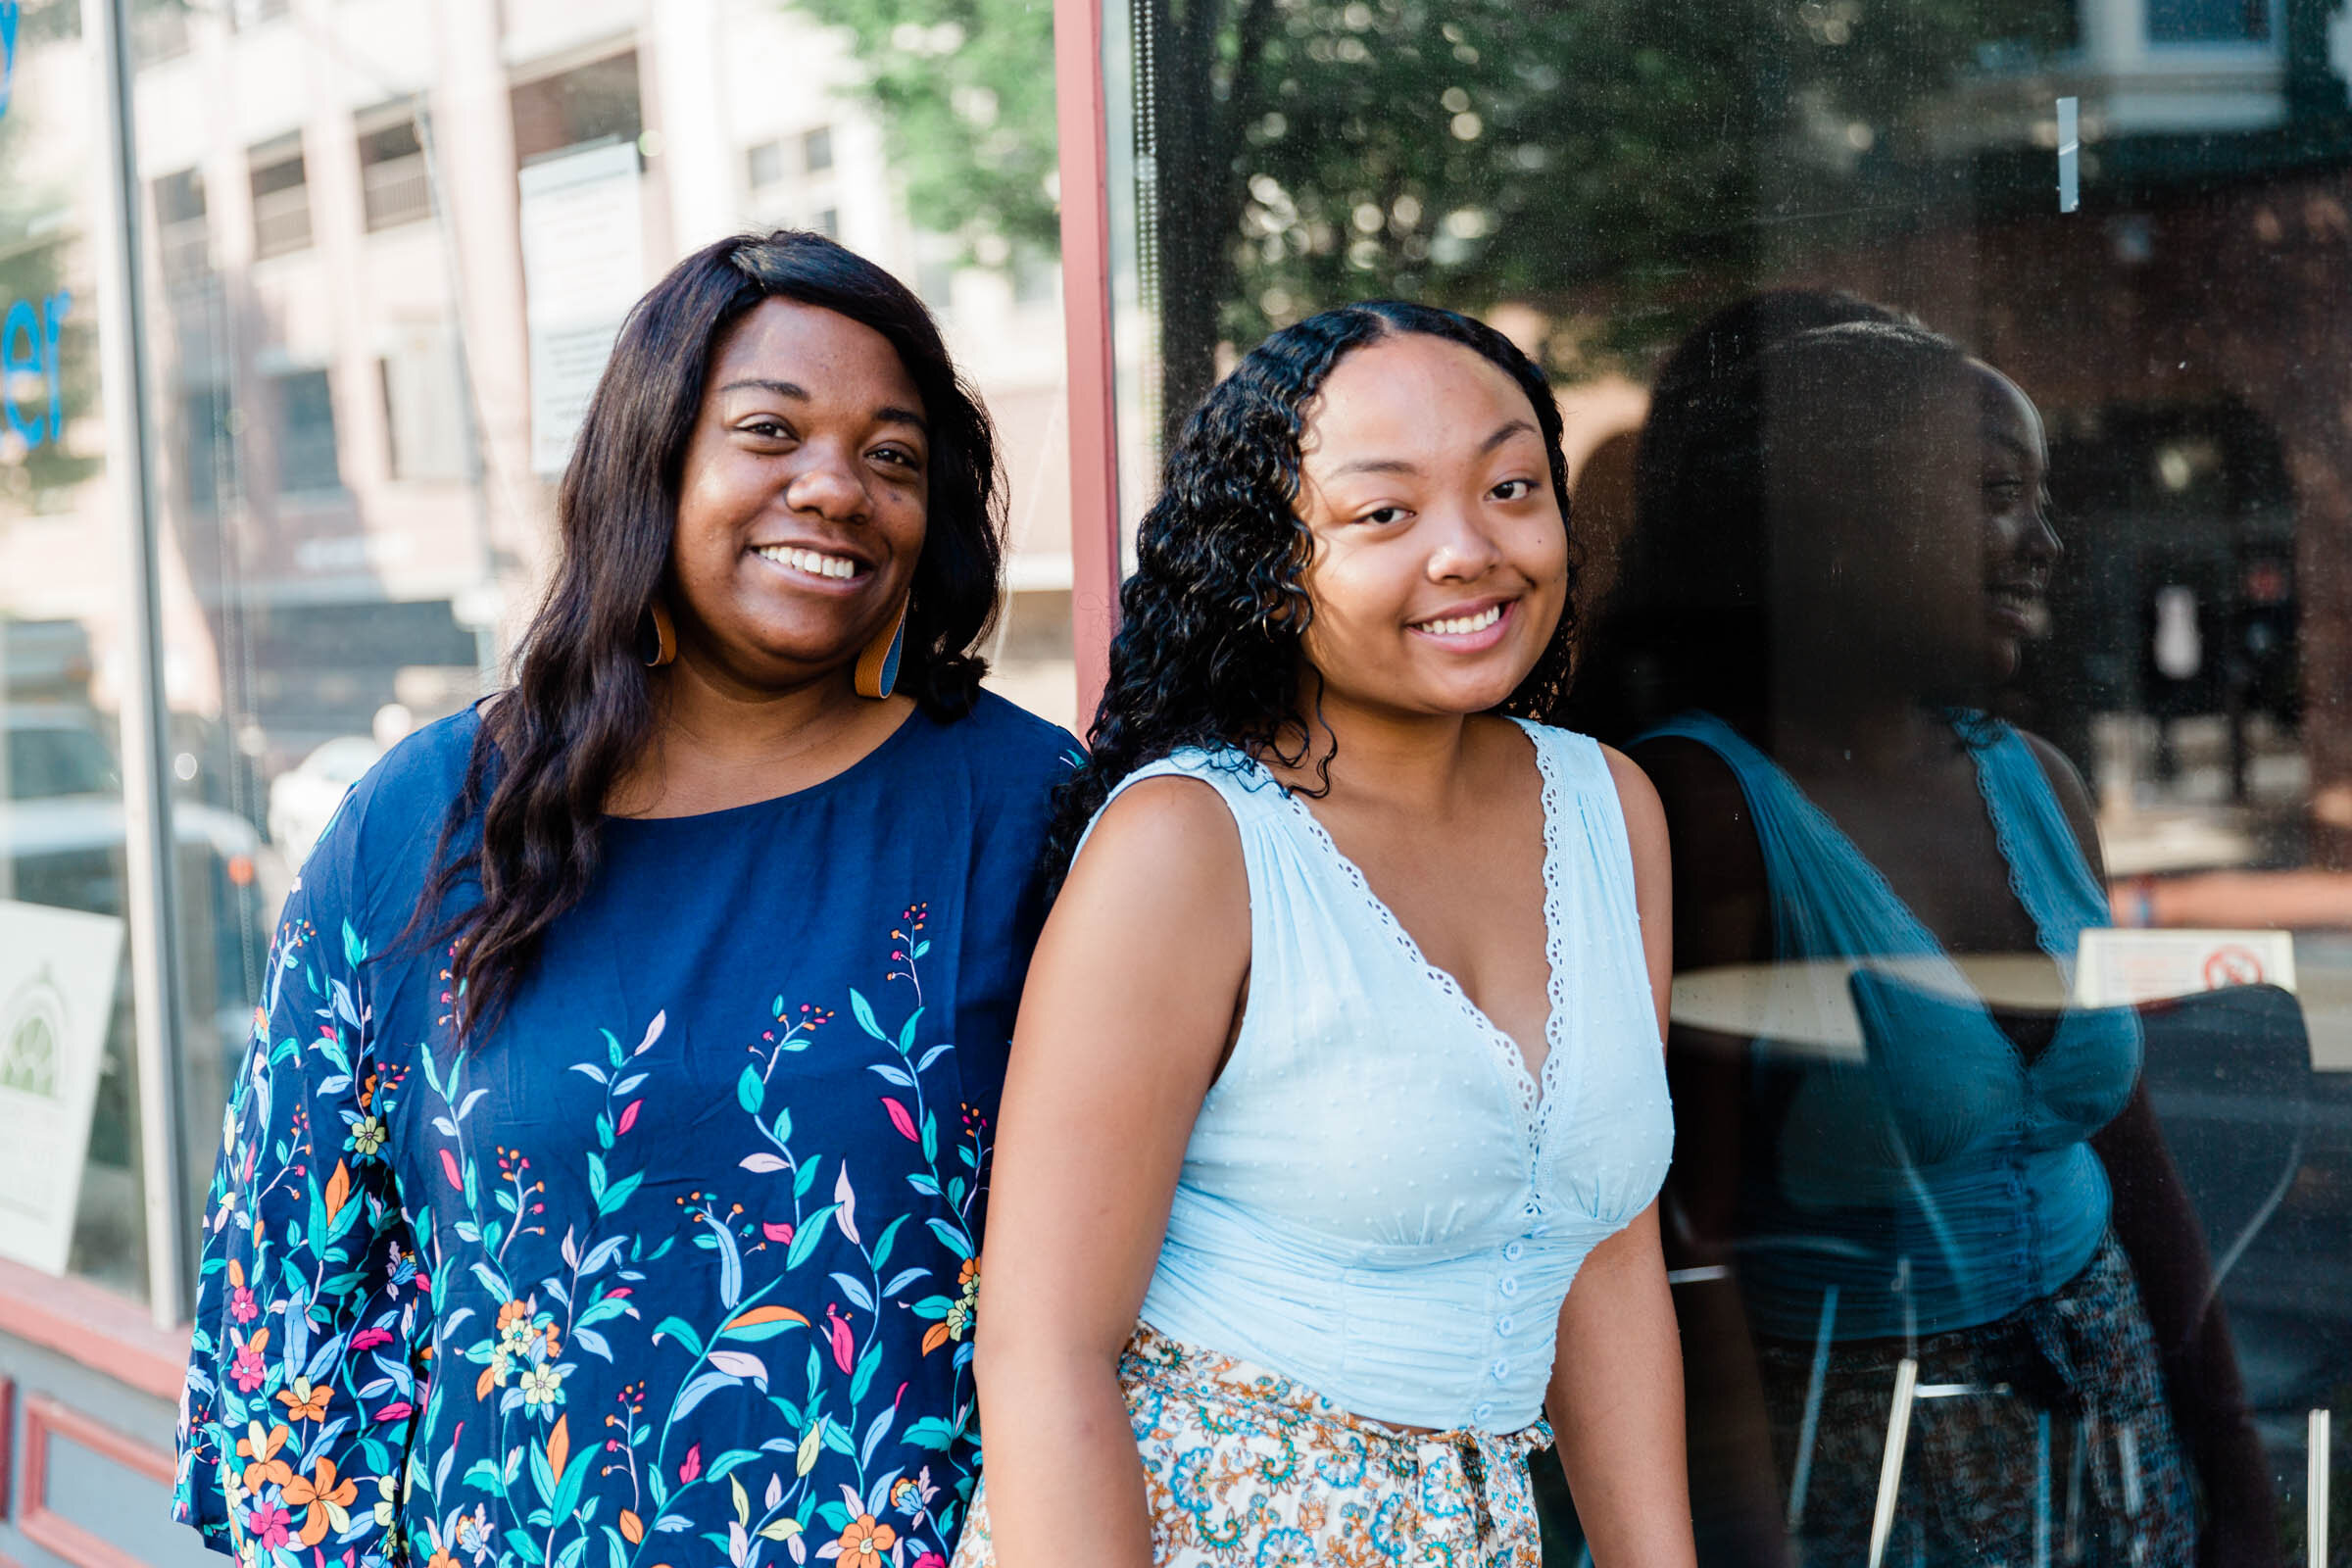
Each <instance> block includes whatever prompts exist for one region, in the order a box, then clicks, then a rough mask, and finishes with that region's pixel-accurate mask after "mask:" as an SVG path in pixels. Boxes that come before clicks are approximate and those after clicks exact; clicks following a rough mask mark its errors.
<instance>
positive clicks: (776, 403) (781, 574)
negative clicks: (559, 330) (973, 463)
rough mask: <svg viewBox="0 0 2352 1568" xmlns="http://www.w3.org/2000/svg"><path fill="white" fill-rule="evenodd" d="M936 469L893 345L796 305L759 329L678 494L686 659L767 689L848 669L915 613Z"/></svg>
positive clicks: (714, 366) (715, 405)
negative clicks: (911, 590) (903, 612)
mask: <svg viewBox="0 0 2352 1568" xmlns="http://www.w3.org/2000/svg"><path fill="white" fill-rule="evenodd" d="M929 457H930V445H929V434H928V429H927V426H926V424H925V419H924V410H923V404H922V398H921V396H920V394H919V393H918V392H917V391H916V390H915V385H914V380H913V378H912V377H911V376H909V375H908V374H907V368H906V366H905V365H904V364H903V363H902V362H901V361H900V359H899V356H898V351H897V350H895V349H894V348H892V347H891V345H890V342H889V340H888V339H887V338H885V337H883V336H882V334H880V333H879V332H876V331H875V330H874V329H873V328H871V327H869V326H865V325H862V324H860V323H858V322H857V321H853V320H851V319H849V318H848V317H846V316H842V315H839V314H838V313H836V312H833V311H828V310H824V309H822V308H820V307H817V306H813V305H803V304H800V303H798V302H796V301H793V300H787V299H769V300H766V301H764V302H762V303H761V304H760V305H759V306H758V307H757V308H756V309H754V310H753V311H751V312H750V313H749V314H748V315H746V316H745V317H744V318H743V319H742V320H741V321H739V322H737V323H736V324H735V326H734V328H733V329H732V330H731V331H730V332H729V333H728V334H727V336H726V339H725V341H724V342H723V343H722V344H721V346H720V348H719V351H718V353H717V355H716V356H715V357H714V358H713V360H712V362H711V373H710V377H709V381H708V383H707V385H706V387H705V389H704V393H703V404H702V410H701V413H700V415H699V416H698V417H697V418H696V421H695V427H694V433H693V435H692V436H691V437H690V438H689V440H688V442H687V447H686V457H685V463H684V466H683V471H682V473H681V475H680V478H679V483H678V511H677V528H676V532H675V535H674V537H673V542H672V545H671V576H672V581H673V584H674V593H673V596H672V603H673V606H674V609H675V611H676V613H677V620H678V631H679V642H680V653H681V656H682V657H686V658H692V659H697V660H699V661H701V662H704V663H706V664H708V665H711V666H713V668H714V670H715V671H717V672H721V673H723V674H724V675H725V676H726V677H728V678H730V679H732V680H734V681H737V682H740V683H741V684H744V685H746V686H750V687H754V688H777V687H788V686H797V685H802V684H805V683H807V682H808V681H809V680H812V679H816V678H819V677H821V676H824V675H826V674H829V673H833V672H837V671H841V670H844V669H846V668H847V666H848V665H849V664H851V663H852V662H854V661H855V660H856V659H857V656H858V650H859V649H861V648H862V647H863V646H864V645H865V644H866V643H867V642H868V641H869V640H871V639H872V638H873V636H874V635H875V634H876V633H877V632H878V631H880V630H881V629H882V628H883V627H884V626H885V625H887V624H888V623H889V622H890V620H891V618H892V617H893V616H895V615H896V614H897V613H898V611H899V607H900V606H901V605H902V604H903V603H905V601H906V597H907V585H908V584H909V583H910V582H911V581H912V580H913V576H914V566H915V562H916V559H917V558H918V557H919V556H920V555H921V554H922V549H923V540H924V534H925V517H926V501H927V497H928V491H929Z"/></svg>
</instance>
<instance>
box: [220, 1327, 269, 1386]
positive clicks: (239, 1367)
mask: <svg viewBox="0 0 2352 1568" xmlns="http://www.w3.org/2000/svg"><path fill="white" fill-rule="evenodd" d="M269 1344H270V1331H269V1330H268V1329H264V1330H262V1332H261V1333H259V1334H256V1335H255V1336H254V1337H253V1338H252V1339H250V1340H247V1341H246V1342H245V1343H244V1344H243V1345H240V1346H238V1347H237V1353H236V1357H235V1359H233V1360H231V1361H230V1362H229V1365H228V1375H229V1377H230V1378H231V1379H232V1380H233V1381H234V1382H235V1383H236V1385H237V1389H238V1391H239V1392H240V1393H244V1394H251V1393H252V1392H253V1391H254V1390H256V1389H258V1388H260V1387H261V1386H262V1380H263V1379H265V1378H267V1377H268V1376H269V1375H270V1369H269V1367H268V1366H267V1365H265V1364H264V1363H263V1361H262V1351H263V1350H264V1349H266V1348H269Z"/></svg>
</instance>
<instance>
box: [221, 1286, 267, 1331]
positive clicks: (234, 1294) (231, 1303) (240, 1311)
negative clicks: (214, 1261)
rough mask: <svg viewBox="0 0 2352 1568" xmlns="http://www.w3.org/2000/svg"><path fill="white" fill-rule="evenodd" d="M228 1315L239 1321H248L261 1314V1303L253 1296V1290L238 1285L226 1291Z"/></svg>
mask: <svg viewBox="0 0 2352 1568" xmlns="http://www.w3.org/2000/svg"><path fill="white" fill-rule="evenodd" d="M228 1315H229V1316H230V1317H233V1318H235V1319H236V1320H237V1321H238V1322H240V1323H250V1322H252V1321H253V1320H254V1319H255V1318H257V1317H260V1316H261V1315H262V1307H261V1303H260V1302H259V1301H256V1300H255V1299H253V1292H251V1291H250V1290H247V1289H246V1288H245V1287H244V1286H242V1285H240V1286H238V1287H237V1288H236V1289H235V1290H233V1291H231V1292H229V1293H228Z"/></svg>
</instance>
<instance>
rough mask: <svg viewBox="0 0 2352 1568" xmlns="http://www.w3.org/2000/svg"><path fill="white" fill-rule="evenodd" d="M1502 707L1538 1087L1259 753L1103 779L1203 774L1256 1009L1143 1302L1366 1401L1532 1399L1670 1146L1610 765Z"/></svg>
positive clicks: (1196, 1339)
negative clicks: (1519, 767) (1519, 740)
mask: <svg viewBox="0 0 2352 1568" xmlns="http://www.w3.org/2000/svg"><path fill="white" fill-rule="evenodd" d="M1522 728H1523V729H1524V730H1525V731H1526V733H1527V736H1528V738H1529V740H1530V741H1531V742H1532V743H1533V744H1534V747H1535V753H1536V760H1537V763H1538V765H1539V766H1540V767H1541V769H1542V772H1543V782H1544V792H1543V793H1544V923H1545V927H1546V931H1547V937H1548V941H1547V949H1548V954H1549V958H1550V971H1551V983H1550V1003H1551V1005H1550V1020H1549V1026H1548V1030H1547V1040H1548V1044H1549V1054H1547V1056H1546V1057H1545V1059H1544V1069H1543V1077H1542V1082H1541V1084H1539V1083H1538V1082H1537V1081H1536V1080H1535V1079H1534V1078H1533V1077H1532V1076H1531V1075H1530V1074H1529V1072H1528V1070H1527V1065H1526V1059H1525V1057H1524V1056H1523V1055H1522V1054H1521V1053H1520V1050H1519V1047H1518V1045H1517V1044H1516V1043H1515V1042H1513V1041H1512V1039H1511V1038H1510V1037H1509V1036H1508V1035H1506V1034H1504V1033H1503V1032H1502V1031H1501V1030H1500V1029H1498V1028H1496V1027H1495V1025H1494V1024H1493V1023H1492V1022H1491V1021H1490V1020H1489V1019H1488V1018H1487V1017H1486V1015H1485V1014H1484V1013H1483V1012H1481V1011H1480V1010H1479V1008H1478V1007H1477V1006H1476V1005H1474V1004H1472V1003H1471V1001H1470V1000H1469V998H1468V997H1467V996H1466V995H1464V994H1463V992H1462V990H1461V988H1460V987H1459V986H1458V985H1456V984H1455V983H1454V981H1453V979H1452V978H1451V977H1450V976H1448V975H1447V974H1446V973H1445V971H1443V970H1441V969H1438V968H1435V967H1433V966H1432V965H1431V964H1430V963H1429V962H1428V961H1427V960H1426V959H1425V958H1424V957H1423V956H1422V955H1421V953H1420V950H1419V949H1418V948H1417V947H1416V946H1415V944H1414V942H1413V940H1412V938H1411V937H1410V936H1409V935H1408V934H1407V933H1406V932H1405V930H1404V928H1403V926H1402V925H1401V924H1400V923H1399V922H1398V921H1397V918H1396V916H1395V915H1394V914H1393V913H1392V912H1391V911H1390V910H1389V908H1388V907H1386V906H1385V905H1383V904H1382V903H1381V902H1380V901H1379V900H1378V899H1377V898H1376V897H1375V896H1374V895H1373V893H1372V891H1371V889H1370V887H1369V886H1368V885H1367V884H1366V882H1365V880H1364V877H1363V875H1362V873H1361V872H1360V871H1358V870H1357V869H1356V867H1355V866H1354V865H1353V864H1352V863H1350V862H1349V861H1348V859H1347V858H1346V857H1345V856H1343V855H1342V854H1341V853H1340V850H1339V848H1338V846H1337V845H1336V844H1334V843H1333V842H1332V840H1331V837H1330V835H1329V834H1327V833H1326V832H1325V831H1324V830H1323V828H1322V826H1321V824H1320V823H1318V822H1317V821H1316V820H1315V818H1314V816H1313V814H1312V812H1311V811H1310V810H1309V809H1308V808H1307V806H1306V804H1305V803H1304V802H1303V801H1300V800H1298V799H1295V798H1294V797H1293V796H1292V795H1291V794H1290V793H1289V792H1288V791H1286V790H1285V789H1284V788H1283V787H1282V786H1281V785H1280V784H1278V783H1277V782H1276V781H1275V779H1274V777H1273V776H1272V775H1271V774H1270V773H1268V772H1267V771H1266V770H1265V769H1264V768H1263V767H1261V766H1259V765H1258V764H1257V763H1256V762H1254V761H1252V760H1250V759H1249V758H1248V757H1246V756H1244V755H1243V754H1242V753H1240V752H1238V751H1234V750H1231V749H1221V750H1218V751H1215V752H1207V751H1200V750H1187V751H1183V752H1179V753H1177V754H1175V755H1174V756H1171V757H1168V758H1165V759H1163V760H1159V761H1156V762H1152V763H1151V764H1149V765H1147V766H1145V767H1142V768H1139V769H1138V770H1137V771H1136V772H1135V773H1133V774H1131V775H1129V777H1128V778H1126V779H1125V780H1123V781H1122V782H1121V783H1120V785H1119V789H1120V790H1125V789H1126V788H1128V787H1129V786H1131V785H1133V784H1135V783H1136V782H1138V781H1140V780H1142V779H1145V778H1156V777H1164V776H1168V775H1179V776H1183V777H1187V778H1196V779H1200V780H1201V781H1202V782H1204V783H1206V784H1208V785H1209V786H1211V787H1212V788H1214V789H1215V790H1216V792H1217V793H1218V795H1219V796H1221V797H1222V798H1223V799H1224V801H1225V804H1226V806H1227V808H1228V809H1230V810H1231V811H1232V813H1233V817H1234V821H1235V823H1236V825H1237V826H1238V827H1239V829H1240V833H1241V843H1242V855H1243V858H1244V860H1245V861H1246V863H1247V866H1248V870H1249V882H1250V994H1249V999H1248V1004H1247V1007H1246V1010H1245V1012H1244V1016H1243V1021H1242V1027H1241V1031H1240V1033H1239V1035H1238V1036H1237V1038H1236V1040H1235V1042H1234V1048H1233V1054H1232V1056H1231V1058H1230V1059H1229V1060H1228V1061H1227V1063H1226V1065H1225V1069H1224V1071H1223V1072H1222V1073H1221V1074H1220V1075H1219V1077H1218V1079H1217V1081H1216V1083H1215V1084H1214V1086H1212V1087H1211V1088H1210V1090H1209V1092H1208V1095H1207V1098H1206V1099H1205V1100H1204V1101H1203V1102H1202V1103H1201V1113H1200V1117H1199V1119H1198V1121H1197V1122H1196V1123H1195V1124H1194V1128H1193V1134H1192V1140H1191V1142H1190V1144H1189V1146H1188V1147H1187V1149H1186V1151H1185V1158H1184V1167H1183V1171H1182V1174H1181V1176H1180V1178H1179V1180H1178V1183H1177V1189H1176V1196H1175V1202H1174V1206H1173V1208H1172V1210H1171V1212H1170V1214H1169V1217H1168V1230H1167V1239H1166V1241H1165V1243H1164V1245H1163V1246H1162V1248H1161V1250H1160V1256H1159V1262H1158V1266H1157V1268H1156V1270H1155V1271H1154V1273H1153V1275H1152V1284H1151V1288H1150V1291H1149V1293H1148V1294H1147V1296H1146V1298H1145V1300H1144V1308H1143V1317H1144V1320H1145V1321H1146V1322H1148V1323H1149V1324H1151V1325H1152V1327H1153V1328H1155V1329H1157V1330H1159V1331H1160V1332H1161V1333H1163V1334H1166V1335H1169V1336H1171V1337H1173V1338H1175V1339H1178V1340H1182V1341H1186V1342H1189V1343H1191V1344H1195V1345H1199V1346H1201V1347H1204V1348H1209V1349H1214V1350H1220V1351H1223V1352H1225V1353H1227V1354H1230V1355H1237V1356H1241V1357H1243V1358H1245V1359H1248V1360H1250V1361H1255V1362H1258V1363H1260V1364H1262V1365H1264V1366H1266V1367H1268V1368H1270V1369H1272V1370H1274V1371H1276V1372H1279V1373H1282V1374H1283V1375H1285V1376H1287V1377H1291V1378H1294V1379H1297V1380H1298V1381H1299V1382H1301V1383H1304V1384H1305V1385H1307V1386H1308V1387H1310V1388H1312V1389H1314V1390H1316V1391H1317V1392H1318V1393H1320V1394H1322V1395H1323V1396H1324V1397H1327V1398H1329V1399H1331V1400H1332V1401H1333V1402H1334V1403H1335V1404H1337V1405H1339V1406H1340V1407H1341V1408H1343V1409H1346V1410H1348V1411H1351V1412H1353V1413H1355V1414H1358V1415H1362V1416H1367V1417H1370V1418H1371V1419H1373V1420H1376V1421H1386V1422H1391V1423H1395V1424H1398V1425H1410V1426H1421V1427H1436V1428H1448V1429H1449V1428H1458V1427H1478V1428H1484V1429H1487V1430H1490V1431H1495V1432H1511V1431H1516V1430H1518V1429H1519V1428H1521V1427H1525V1426H1527V1425H1529V1424H1531V1423H1533V1422H1534V1421H1535V1420H1537V1419H1538V1418H1539V1417H1540V1416H1541V1415H1542V1414H1543V1408H1544V1389H1545V1387H1546V1385H1547V1384H1548V1382H1549V1379H1550V1375H1551V1362H1552V1348H1553V1343H1554V1335H1555V1331H1556V1325H1557V1319H1558V1316H1559V1310H1560V1305H1561V1303H1562V1301H1563V1300H1564V1299H1566V1297H1567V1294H1568V1290H1569V1287H1570V1284H1571V1282H1573V1281H1574V1279H1575V1277H1576V1273H1577V1270H1578V1268H1579V1267H1580V1266H1581V1265H1582V1264H1583V1262H1584V1260H1585V1258H1586V1257H1587V1256H1588V1255H1589V1254H1590V1253H1591V1252H1592V1250H1593V1248H1594V1247H1596V1246H1598V1245H1599V1244H1600V1243H1601V1242H1602V1241H1605V1240H1606V1239H1607V1238H1608V1237H1610V1236H1612V1235H1614V1234H1615V1233H1616V1232H1617V1231H1618V1230H1620V1229H1622V1228H1623V1227H1624V1226H1625V1225H1626V1223H1627V1222H1628V1221H1630V1220H1632V1219H1633V1218H1634V1217H1635V1216H1636V1215H1638V1214H1640V1213H1641V1212H1642V1209H1643V1208H1645V1207H1647V1206H1648V1204H1649V1202H1650V1201H1651V1200H1652V1199H1653V1198H1655V1197H1656V1196H1657V1192H1658V1188H1659V1185H1660V1184H1661V1183H1662V1182H1663V1181H1664V1179H1665V1175H1666V1166H1667V1160H1668V1156H1669V1154H1670V1152H1671V1151H1672V1148H1673V1141H1674V1127H1673V1116H1672V1112H1671V1110H1670V1108H1669V1106H1668V1103H1667V1096H1666V1077H1665V1066H1664V1060H1663V1053H1662V1050H1661V1047H1660V1044H1659V1039H1658V1029H1657V1015H1656V1011H1655V1008H1654V1005H1653V1004H1652V1001H1651V997H1650V990H1649V981H1648V973H1647V969H1646V967H1645V964H1644V962H1643V957H1642V932H1641V922H1640V916H1639V914H1638V912H1637V910H1636V906H1635V898H1634V872H1633V859H1632V854H1631V850H1630V847H1629V845H1628V842H1627V837H1626V829H1625V818H1624V815H1623V813H1622V811H1621V810H1620V809H1619V806H1618V801H1617V789H1616V783H1615V781H1614V779H1612V778H1611V776H1610V773H1609V768H1608V762H1607V760H1606V758H1605V757H1604V756H1603V754H1602V752H1601V750H1600V748H1599V747H1598V746H1597V745H1595V744H1594V743H1593V741H1591V740H1589V739H1587V738H1586V737H1584V736H1581V735H1573V734H1570V733H1568V732H1566V731H1564V730H1556V729H1548V728H1545V727H1543V726H1540V725H1535V724H1523V725H1522ZM1116 794H1117V792H1116V791H1114V792H1113V798H1115V797H1116Z"/></svg>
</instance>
